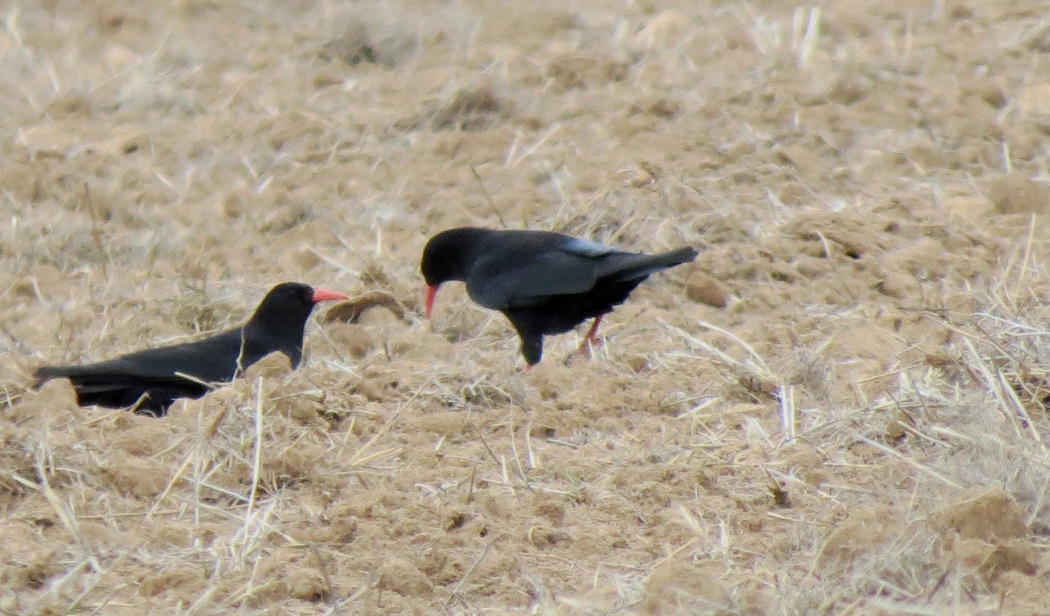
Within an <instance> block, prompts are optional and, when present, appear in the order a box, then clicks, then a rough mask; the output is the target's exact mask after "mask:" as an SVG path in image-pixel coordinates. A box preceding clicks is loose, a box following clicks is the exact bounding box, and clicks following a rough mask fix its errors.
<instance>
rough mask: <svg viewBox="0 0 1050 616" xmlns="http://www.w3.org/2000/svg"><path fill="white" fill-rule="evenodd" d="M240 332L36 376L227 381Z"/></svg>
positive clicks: (100, 383) (99, 382) (101, 382)
mask: <svg viewBox="0 0 1050 616" xmlns="http://www.w3.org/2000/svg"><path fill="white" fill-rule="evenodd" d="M240 331H241V330H240V329H239V328H238V329H235V330H229V331H226V332H223V333H221V334H218V335H216V336H213V337H211V338H206V339H204V340H198V341H196V342H189V343H185V344H178V345H173V346H166V347H158V348H154V349H144V350H142V351H137V352H135V353H129V354H128V355H124V356H121V357H117V358H115V359H110V360H107V361H102V362H97V363H93V364H84V365H79V366H45V367H43V368H41V369H39V370H38V371H37V379H38V381H40V382H43V381H45V380H47V379H52V378H69V379H72V380H74V381H77V382H78V383H84V384H92V385H93V386H96V387H104V386H106V385H107V384H114V385H119V384H129V383H133V382H136V381H139V382H154V383H179V382H185V379H183V378H182V377H179V376H177V374H187V375H190V376H191V377H193V378H194V379H198V380H200V381H203V382H206V383H210V382H220V381H228V380H229V379H231V378H232V377H233V374H234V372H235V370H236V358H237V355H238V353H237V351H238V349H239V347H240Z"/></svg>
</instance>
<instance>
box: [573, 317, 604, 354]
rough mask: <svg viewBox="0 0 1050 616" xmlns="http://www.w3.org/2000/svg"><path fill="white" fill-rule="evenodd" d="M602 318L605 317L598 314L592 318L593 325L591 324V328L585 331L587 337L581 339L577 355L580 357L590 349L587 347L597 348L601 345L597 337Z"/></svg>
mask: <svg viewBox="0 0 1050 616" xmlns="http://www.w3.org/2000/svg"><path fill="white" fill-rule="evenodd" d="M603 316H605V315H604V314H599V315H598V316H596V317H594V323H591V328H590V329H588V330H587V335H586V336H584V337H583V342H581V343H580V349H579V353H580V354H581V355H582V354H584V353H586V352H587V351H588V350H589V349H590V347H589V345H591V344H593V345H595V346H598V345H599V344H601V343H602V339H601V338H599V337H598V326H599V325H601V322H602V317H603Z"/></svg>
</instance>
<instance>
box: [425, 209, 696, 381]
mask: <svg viewBox="0 0 1050 616" xmlns="http://www.w3.org/2000/svg"><path fill="white" fill-rule="evenodd" d="M696 255H697V252H696V250H695V249H693V248H691V247H685V248H679V249H677V250H672V251H670V252H665V253H662V254H658V255H647V254H641V253H634V252H626V251H622V250H619V249H616V248H613V247H611V246H606V245H605V244H600V243H598V242H592V241H590V240H584V239H579V238H574V237H570V236H568V235H562V234H560V233H552V232H548V231H523V230H511V231H498V230H493V229H479V228H475V227H461V228H458V229H449V230H447V231H442V232H441V233H438V234H437V235H435V236H434V237H432V238H430V240H429V241H428V242H427V245H426V247H425V248H424V249H423V258H422V260H421V262H420V270H421V272H422V274H423V279H424V280H425V281H426V284H427V294H426V315H427V318H430V315H431V313H432V312H433V309H434V299H435V297H436V296H437V291H438V288H439V287H440V286H441V284H443V283H445V282H448V281H450V280H459V281H463V282H465V283H466V284H467V294H468V295H470V298H471V299H473V300H474V301H475V302H476V303H478V304H480V305H481V306H484V307H486V308H491V309H493V310H499V311H500V312H502V313H503V314H505V315H507V318H508V319H510V322H511V324H512V325H513V326H514V329H515V330H517V332H518V336H519V337H520V338H521V353H522V355H523V356H524V357H525V362H526V364H527V365H528V367H530V368H531V367H532V366H534V365H535V364H537V363H539V361H540V359H541V357H542V356H543V336H544V335H546V334H560V333H563V332H567V331H569V330H571V329H572V328H573V327H575V326H576V325H577V324H579V323H581V322H583V321H585V320H587V319H589V318H594V323H593V324H592V325H591V328H590V330H589V331H588V332H587V336H586V339H585V340H584V345H585V344H586V343H587V342H588V341H596V340H597V339H596V337H595V336H596V333H597V330H598V325H599V323H601V320H602V317H603V316H604V315H605V314H607V313H609V312H611V311H612V309H613V308H614V307H615V306H617V305H619V304H622V303H623V302H624V301H625V300H626V299H627V296H628V295H630V294H631V291H633V290H634V288H635V287H637V286H638V285H639V284H641V282H642V281H643V280H645V279H646V278H647V277H649V275H650V274H653V273H656V272H658V271H660V270H664V269H667V268H669V267H674V266H675V265H680V264H682V263H687V262H689V261H692V260H693V259H695V258H696Z"/></svg>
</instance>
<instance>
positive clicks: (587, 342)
mask: <svg viewBox="0 0 1050 616" xmlns="http://www.w3.org/2000/svg"><path fill="white" fill-rule="evenodd" d="M604 343H605V339H604V338H599V337H598V336H591V337H589V338H584V339H583V342H581V343H580V348H578V349H576V352H577V353H579V354H580V355H586V356H588V357H590V355H591V350H592V349H595V348H597V347H600V346H601V345H602V344H604Z"/></svg>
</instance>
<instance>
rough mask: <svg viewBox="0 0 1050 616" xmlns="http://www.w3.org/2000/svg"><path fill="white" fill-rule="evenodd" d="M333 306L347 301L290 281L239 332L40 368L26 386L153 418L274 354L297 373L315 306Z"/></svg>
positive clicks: (272, 291) (333, 293)
mask: <svg viewBox="0 0 1050 616" xmlns="http://www.w3.org/2000/svg"><path fill="white" fill-rule="evenodd" d="M337 299H348V298H347V296H346V295H344V294H342V293H338V292H336V291H329V290H326V289H314V288H311V287H310V286H309V285H305V284H301V283H297V282H286V283H283V284H279V285H277V286H275V287H274V288H272V289H270V291H269V292H268V293H267V294H266V297H264V298H263V300H262V302H260V303H259V306H258V307H257V308H256V309H255V312H254V313H253V314H252V317H251V318H250V319H248V322H247V323H245V324H244V325H243V326H241V327H236V328H233V329H230V330H227V331H224V332H222V333H219V334H216V335H214V336H211V337H209V338H204V339H202V340H197V341H194V342H187V343H184V344H177V345H171V346H164V347H157V348H153V349H145V350H142V351H137V352H135V353H129V354H127V355H121V356H120V357H117V358H116V359H111V360H108V361H102V362H98V363H93V364H84V365H79V366H43V367H41V368H38V369H37V371H36V372H35V373H34V376H35V377H36V383H35V385H34V387H40V386H41V385H43V384H44V383H45V382H46V381H48V380H50V379H55V378H68V379H69V380H70V381H71V382H72V383H73V388H74V389H75V390H76V392H77V403H78V404H80V405H81V406H87V405H91V404H97V405H98V406H105V407H110V408H124V407H134V410H135V411H136V412H138V413H142V414H147V415H153V416H155V417H160V416H163V415H164V414H165V413H167V411H168V407H169V406H171V404H172V403H173V402H174V401H175V400H176V399H177V398H199V397H201V396H203V395H204V394H205V393H207V392H208V390H209V389H211V385H212V384H213V383H226V382H229V381H232V380H233V379H234V378H235V377H236V376H237V375H238V374H240V373H241V372H242V371H243V370H245V369H246V368H248V366H251V365H252V364H254V363H255V362H257V361H259V360H260V359H262V358H263V357H265V356H267V355H269V354H270V353H273V352H274V351H280V352H282V353H284V354H285V355H287V356H288V359H289V361H290V362H291V364H292V367H293V368H295V367H298V365H299V361H300V360H301V359H302V352H303V334H304V331H305V329H306V319H307V317H309V316H310V313H311V312H312V311H313V308H314V305H315V304H317V303H318V302H323V301H328V300H337Z"/></svg>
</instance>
